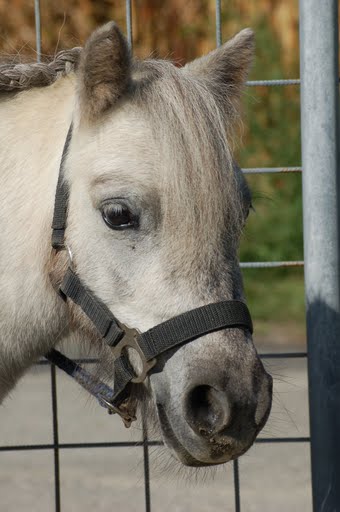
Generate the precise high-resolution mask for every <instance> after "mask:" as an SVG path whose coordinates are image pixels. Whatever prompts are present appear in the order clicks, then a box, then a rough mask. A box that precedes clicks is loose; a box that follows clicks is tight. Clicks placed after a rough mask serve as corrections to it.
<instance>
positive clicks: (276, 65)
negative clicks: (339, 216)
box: [238, 21, 304, 322]
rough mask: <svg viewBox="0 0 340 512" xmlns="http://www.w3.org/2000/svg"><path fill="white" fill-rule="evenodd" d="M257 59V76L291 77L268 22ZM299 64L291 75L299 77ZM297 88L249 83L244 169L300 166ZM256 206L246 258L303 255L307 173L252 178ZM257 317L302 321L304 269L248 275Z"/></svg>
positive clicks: (259, 35) (243, 251)
mask: <svg viewBox="0 0 340 512" xmlns="http://www.w3.org/2000/svg"><path fill="white" fill-rule="evenodd" d="M256 34H257V59H256V63H255V68H254V70H253V74H252V78H253V79H264V78H266V79H270V78H280V77H285V76H286V73H285V71H284V68H283V64H282V51H281V48H280V45H279V43H278V41H277V40H276V38H275V35H274V34H273V33H272V32H271V30H270V27H269V26H268V23H267V22H266V23H264V22H263V21H260V22H259V24H258V27H256ZM297 67H298V62H296V66H295V67H294V69H293V70H292V74H291V75H290V76H291V77H294V76H298V70H297V69H296V68H297ZM299 101H300V99H299V89H298V87H297V86H287V87H268V88H265V87H256V88H254V87H249V88H247V90H246V94H245V127H246V130H247V131H246V133H245V134H244V136H243V141H242V149H241V150H240V154H239V155H238V158H239V162H240V164H241V166H242V167H282V166H284V167H288V166H299V165H300V105H299ZM248 183H249V184H250V187H251V189H252V193H253V206H254V209H255V212H254V213H253V212H251V214H250V216H249V220H248V223H247V227H246V228H245V232H244V237H243V240H242V244H241V250H240V255H241V261H279V260H302V259H303V231H302V197H301V175H300V174H279V175H254V176H250V177H248ZM244 277H245V285H246V292H247V296H248V299H249V302H250V304H252V305H253V310H254V315H255V317H256V318H259V319H262V320H271V321H274V322H275V321H282V320H284V318H283V317H282V315H286V317H285V319H286V321H291V320H293V321H294V322H302V320H303V315H304V298H303V272H302V270H301V269H300V270H294V269H291V268H288V269H275V270H268V269H259V270H251V271H247V272H246V274H245V276H244Z"/></svg>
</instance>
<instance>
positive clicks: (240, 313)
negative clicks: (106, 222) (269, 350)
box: [45, 124, 253, 426]
mask: <svg viewBox="0 0 340 512" xmlns="http://www.w3.org/2000/svg"><path fill="white" fill-rule="evenodd" d="M71 137H72V124H71V126H70V128H69V131H68V134H67V137H66V141H65V145H64V149H63V154H62V158H61V162H60V168H59V178H58V184H57V189H56V195H55V204H54V215H53V222H52V247H53V248H54V249H55V250H56V251H60V250H68V251H69V256H70V266H69V267H68V269H67V271H66V273H65V275H64V277H63V280H62V282H61V284H60V286H59V294H60V295H61V297H62V298H63V299H64V300H65V301H66V300H67V299H71V300H72V302H74V303H75V304H77V305H78V306H79V307H80V308H81V309H82V311H83V312H84V313H85V314H86V316H87V317H88V318H89V319H90V320H91V322H92V323H93V325H94V326H95V327H96V329H97V331H98V332H99V333H100V335H101V337H102V339H103V341H104V342H105V343H106V344H107V345H108V346H109V347H110V348H111V349H112V352H113V356H114V358H115V361H114V389H113V390H112V389H111V388H110V387H109V386H107V385H106V384H104V383H103V382H102V381H100V380H98V379H97V378H95V377H94V376H92V375H90V374H89V373H88V372H87V371H86V370H85V369H84V368H82V367H81V366H79V365H78V364H76V363H75V362H74V361H72V360H71V359H68V358H67V357H66V356H64V355H63V354H61V353H60V352H58V351H57V350H55V349H52V350H51V351H50V352H49V353H48V354H46V356H45V357H46V358H47V359H48V360H49V361H51V362H52V363H54V364H56V365H57V366H58V367H59V368H61V369H62V370H64V371H65V372H66V373H68V374H69V375H70V376H72V377H73V378H75V379H76V380H77V382H78V383H79V384H81V385H82V386H83V387H84V388H85V389H86V390H87V391H88V392H90V393H91V394H92V395H94V396H95V397H96V398H97V399H98V401H99V403H100V405H102V406H103V407H106V408H107V409H108V411H109V412H110V413H118V414H119V415H120V416H121V418H122V419H123V421H124V424H125V426H130V424H131V422H132V421H133V420H134V419H136V418H135V403H134V401H133V400H132V398H131V397H130V396H129V394H128V393H127V387H128V384H129V383H142V382H143V381H144V380H145V379H146V377H147V376H148V374H149V372H150V370H151V369H152V368H153V367H154V366H155V364H156V361H157V359H156V358H157V357H158V356H159V355H160V354H162V353H164V352H166V351H168V350H170V349H172V348H174V347H176V346H179V345H183V344H185V343H188V342H190V341H192V340H194V339H196V338H199V337H201V336H203V335H205V334H208V333H210V332H213V331H218V330H221V329H226V328H232V327H239V328H241V329H244V330H248V331H250V333H252V332H253V325H252V321H251V317H250V313H249V310H248V308H247V306H246V305H245V304H244V303H243V302H241V301H237V300H230V301H222V302H216V303H211V304H207V305H205V306H202V307H199V308H196V309H192V310H190V311H187V312H186V313H182V314H180V315H178V316H175V317H173V318H171V319H170V320H167V321H165V322H163V323H160V324H158V325H156V326H155V327H152V328H151V329H149V330H148V331H146V332H143V333H140V332H138V331H137V330H136V329H130V328H128V327H127V326H125V325H123V324H122V323H120V322H119V321H118V320H117V319H116V318H115V316H114V315H113V314H112V313H111V311H110V310H109V308H108V307H107V306H106V305H105V304H104V303H103V302H102V301H101V300H100V299H99V298H98V297H97V296H96V295H95V294H94V293H93V292H92V291H91V290H90V289H89V288H88V287H87V286H86V285H85V284H84V283H83V282H82V280H81V279H80V277H79V276H78V275H77V273H76V272H75V270H74V268H73V265H72V254H71V252H70V249H69V248H68V246H67V245H66V244H65V230H66V223H67V209H68V200H69V188H68V184H67V182H66V181H65V179H64V168H65V161H66V156H67V151H68V148H69V145H70V141H71ZM128 348H132V349H134V350H135V351H136V352H137V353H138V355H139V358H140V360H141V363H142V367H141V369H140V371H138V372H136V371H135V370H134V369H133V367H132V365H131V364H130V361H129V358H128V354H127V350H126V349H128Z"/></svg>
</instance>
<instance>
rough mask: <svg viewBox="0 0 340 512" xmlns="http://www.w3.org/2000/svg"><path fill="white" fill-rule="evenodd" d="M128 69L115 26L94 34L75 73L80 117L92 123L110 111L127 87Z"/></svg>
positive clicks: (123, 44)
mask: <svg viewBox="0 0 340 512" xmlns="http://www.w3.org/2000/svg"><path fill="white" fill-rule="evenodd" d="M130 68H131V56H130V50H129V47H128V44H127V41H126V39H125V37H124V36H123V34H122V33H121V31H120V30H119V28H118V27H117V25H116V24H115V23H114V22H109V23H107V24H106V25H104V26H103V27H101V28H99V29H97V30H96V31H95V32H93V34H92V35H91V36H90V37H89V39H88V40H87V42H86V44H85V47H84V49H83V51H82V56H81V60H80V65H79V72H78V79H79V81H78V85H79V87H78V89H79V96H80V109H81V112H80V115H81V117H86V118H87V119H88V120H94V119H96V118H97V117H98V116H100V115H101V114H103V113H104V112H105V111H107V110H108V109H109V108H110V107H112V106H113V105H114V104H115V103H116V102H117V100H118V99H119V98H120V97H121V96H123V94H124V93H125V92H126V90H127V89H128V87H129V82H130V77H131V75H130Z"/></svg>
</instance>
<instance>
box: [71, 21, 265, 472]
mask: <svg viewBox="0 0 340 512" xmlns="http://www.w3.org/2000/svg"><path fill="white" fill-rule="evenodd" d="M253 46H254V43H253V33H252V32H251V30H249V29H246V30H243V31H242V32H240V33H239V34H237V35H236V36H235V37H234V38H233V39H232V40H231V41H229V42H228V43H226V44H224V45H223V46H222V47H220V48H218V49H216V50H214V51H213V52H211V53H210V54H209V55H207V56H205V57H203V58H200V59H197V60H195V61H194V62H192V63H190V64H187V65H186V66H185V67H183V68H181V69H180V68H178V67H175V66H174V65H173V64H171V63H169V62H166V61H162V60H159V61H157V60H147V61H143V62H140V61H134V60H132V58H131V56H130V52H129V49H128V46H127V43H126V40H125V38H124V37H123V36H122V34H121V32H120V31H119V30H118V28H117V26H116V25H115V24H114V23H109V24H107V25H105V26H104V27H102V28H101V29H99V30H97V31H96V32H95V33H94V34H93V35H92V36H91V37H90V39H89V40H88V42H87V44H86V46H85V48H84V50H83V52H82V57H81V62H80V65H79V68H78V71H77V95H76V105H75V109H74V118H73V122H74V133H73V137H72V141H71V145H70V148H69V155H68V160H67V169H66V179H67V180H68V182H69V186H70V203H69V213H68V227H67V244H68V245H69V247H70V248H71V250H72V253H73V257H74V262H75V266H76V271H77V273H78V274H79V276H80V277H81V279H82V281H83V282H84V283H85V284H86V285H87V286H88V287H89V288H90V289H91V290H92V291H93V292H94V293H95V294H96V295H97V296H98V297H100V299H102V301H103V302H105V304H106V305H108V306H109V308H110V309H111V310H112V312H113V313H114V315H115V316H116V318H118V319H119V320H120V321H121V322H122V323H124V324H126V325H128V326H131V327H135V328H138V329H140V330H141V331H144V330H146V329H149V328H150V327H152V326H154V325H156V324H158V323H160V322H162V321H164V320H166V319H169V318H171V317H173V316H176V315H178V314H179V313H182V312H185V311H188V310H190V309H193V308H196V307H198V306H202V305H205V304H208V303H210V302H216V301H219V300H233V299H237V300H241V301H243V300H244V296H243V289H242V279H241V274H240V269H239V263H238V254H237V253H238V246H239V240H240V236H241V232H242V228H243V226H244V224H245V222H246V217H247V214H248V210H249V207H250V192H249V189H248V187H247V184H246V182H245V180H244V178H243V175H242V173H241V171H240V170H239V169H238V168H237V166H235V165H233V156H232V137H233V132H234V131H235V128H236V124H237V123H238V120H239V99H240V94H241V89H242V85H243V83H244V81H245V79H246V76H247V74H248V70H249V66H250V64H251V61H252V56H253ZM81 328H82V320H81V315H79V329H81ZM271 387H272V380H271V377H270V376H269V375H268V374H267V373H266V372H265V370H264V368H263V365H262V363H261V362H260V360H259V357H258V355H257V353H256V350H255V348H254V345H253V342H252V339H251V337H250V335H248V334H247V333H246V332H245V331H243V330H241V329H237V328H234V329H227V330H224V331H219V332H215V333H211V334H207V335H205V336H202V337H201V338H199V339H196V340H194V341H192V342H190V343H188V344H186V345H184V346H180V347H179V348H176V349H174V350H172V351H169V352H166V353H165V354H163V355H162V356H160V357H159V358H158V360H157V365H156V366H155V368H154V371H153V373H152V375H151V376H150V396H151V399H152V402H153V404H154V405H155V409H156V410H157V417H158V421H159V425H160V429H161V432H162V436H163V439H164V441H165V444H166V445H167V446H168V447H169V448H170V450H171V451H172V453H173V454H174V455H175V457H177V458H178V459H179V460H180V461H181V462H182V463H184V464H186V465H192V466H202V465H210V464H218V463H223V462H226V461H228V460H230V459H233V458H236V457H238V456H239V455H240V454H242V453H244V452H245V451H246V450H247V449H248V448H249V447H250V446H251V444H252V443H253V441H254V439H255V437H256V435H257V433H258V432H259V431H260V430H261V428H262V427H263V425H264V423H265V421H266V419H267V417H268V414H269V410H270V405H271Z"/></svg>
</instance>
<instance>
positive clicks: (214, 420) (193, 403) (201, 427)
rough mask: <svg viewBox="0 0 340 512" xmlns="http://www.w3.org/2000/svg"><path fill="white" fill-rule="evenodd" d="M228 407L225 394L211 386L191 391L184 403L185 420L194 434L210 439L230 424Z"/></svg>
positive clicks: (199, 387) (198, 387)
mask: <svg viewBox="0 0 340 512" xmlns="http://www.w3.org/2000/svg"><path fill="white" fill-rule="evenodd" d="M230 416H231V414H230V405H229V401H228V397H227V394H226V393H225V392H224V391H219V390H218V389H215V388H213V387H211V386H207V385H202V386H197V387H195V388H194V389H192V390H191V391H190V392H189V393H188V395H187V399H186V403H185V418H186V421H187V422H188V424H189V425H190V427H191V428H192V430H193V431H194V432H196V433H197V434H199V435H200V436H202V437H211V436H212V435H213V434H216V433H217V432H220V431H221V430H223V429H225V428H226V427H227V426H228V424H229V423H230Z"/></svg>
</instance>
